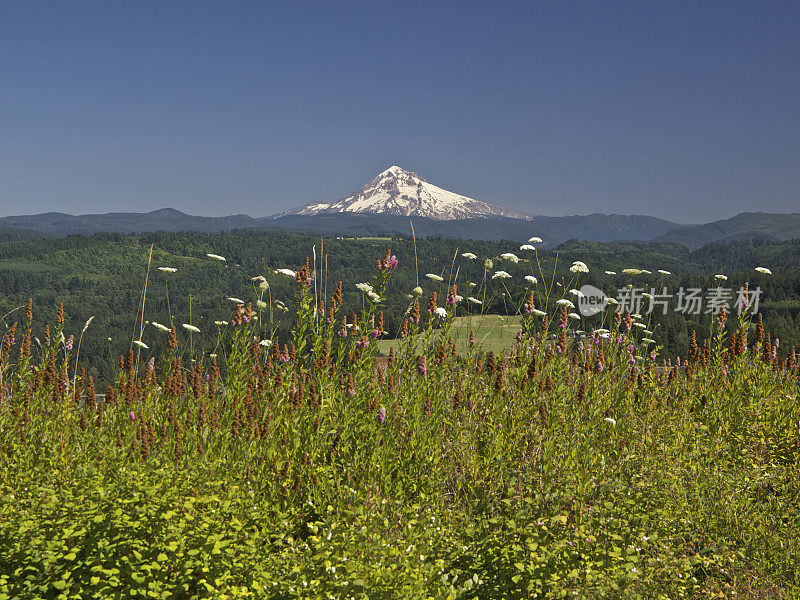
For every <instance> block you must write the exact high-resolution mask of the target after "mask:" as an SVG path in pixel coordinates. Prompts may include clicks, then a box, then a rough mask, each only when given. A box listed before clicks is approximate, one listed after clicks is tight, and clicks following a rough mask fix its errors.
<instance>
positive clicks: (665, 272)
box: [658, 269, 672, 275]
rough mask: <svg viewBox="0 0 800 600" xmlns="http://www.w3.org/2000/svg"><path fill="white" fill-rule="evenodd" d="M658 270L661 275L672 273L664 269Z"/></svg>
mask: <svg viewBox="0 0 800 600" xmlns="http://www.w3.org/2000/svg"><path fill="white" fill-rule="evenodd" d="M658 272H659V273H661V274H662V275H672V273H670V272H669V271H665V270H664V269H659V270H658Z"/></svg>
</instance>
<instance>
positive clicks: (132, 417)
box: [128, 411, 136, 421]
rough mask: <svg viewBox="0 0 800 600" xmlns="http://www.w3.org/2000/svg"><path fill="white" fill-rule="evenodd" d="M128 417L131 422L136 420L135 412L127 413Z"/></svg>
mask: <svg viewBox="0 0 800 600" xmlns="http://www.w3.org/2000/svg"><path fill="white" fill-rule="evenodd" d="M128 416H129V417H130V418H131V421H135V420H136V413H135V412H133V411H131V412H129V413H128Z"/></svg>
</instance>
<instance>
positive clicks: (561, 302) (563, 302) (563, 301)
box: [556, 298, 575, 308]
mask: <svg viewBox="0 0 800 600" xmlns="http://www.w3.org/2000/svg"><path fill="white" fill-rule="evenodd" d="M556 304H558V305H559V306H566V307H567V308H575V305H574V304H573V303H572V302H570V301H569V300H567V299H566V298H561V300H559V301H558V302H556Z"/></svg>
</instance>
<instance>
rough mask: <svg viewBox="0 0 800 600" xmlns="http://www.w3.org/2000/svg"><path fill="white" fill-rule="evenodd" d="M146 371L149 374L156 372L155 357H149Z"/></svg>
mask: <svg viewBox="0 0 800 600" xmlns="http://www.w3.org/2000/svg"><path fill="white" fill-rule="evenodd" d="M147 370H148V371H149V372H151V373H152V372H153V371H155V370H156V357H155V356H151V357H150V360H148V361H147Z"/></svg>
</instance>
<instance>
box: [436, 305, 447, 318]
mask: <svg viewBox="0 0 800 600" xmlns="http://www.w3.org/2000/svg"><path fill="white" fill-rule="evenodd" d="M435 312H436V315H437V316H439V317H442V318H443V319H446V318H447V311H446V310H445V309H444V307H443V306H437V307H436V311H435Z"/></svg>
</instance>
